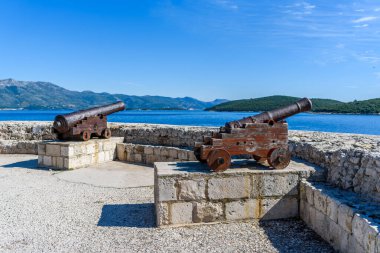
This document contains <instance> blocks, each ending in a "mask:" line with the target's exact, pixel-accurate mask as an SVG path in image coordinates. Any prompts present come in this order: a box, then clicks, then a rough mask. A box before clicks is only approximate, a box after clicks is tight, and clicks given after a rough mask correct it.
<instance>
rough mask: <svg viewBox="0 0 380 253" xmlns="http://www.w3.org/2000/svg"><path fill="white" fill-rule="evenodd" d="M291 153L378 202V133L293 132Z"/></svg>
mask: <svg viewBox="0 0 380 253" xmlns="http://www.w3.org/2000/svg"><path fill="white" fill-rule="evenodd" d="M289 146H290V149H291V151H292V155H293V156H295V157H299V158H301V159H304V160H306V161H309V162H311V163H314V164H317V165H319V166H321V167H324V168H326V169H327V181H328V182H329V183H330V184H332V185H334V186H337V187H339V188H342V189H345V190H352V191H354V192H356V193H359V194H362V195H364V196H365V197H367V198H371V199H373V200H375V201H377V202H379V201H380V136H370V135H358V134H337V133H323V132H304V131H292V132H291V134H290V139H289Z"/></svg>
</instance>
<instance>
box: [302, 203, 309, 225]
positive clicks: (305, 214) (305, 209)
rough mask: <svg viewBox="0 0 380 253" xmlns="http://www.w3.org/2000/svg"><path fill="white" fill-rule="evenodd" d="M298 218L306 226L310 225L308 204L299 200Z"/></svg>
mask: <svg viewBox="0 0 380 253" xmlns="http://www.w3.org/2000/svg"><path fill="white" fill-rule="evenodd" d="M300 218H301V219H302V220H303V221H304V222H305V223H306V224H307V225H309V224H310V204H309V203H307V202H306V201H304V200H302V199H301V200H300Z"/></svg>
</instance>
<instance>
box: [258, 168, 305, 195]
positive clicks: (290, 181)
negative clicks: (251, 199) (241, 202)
mask: <svg viewBox="0 0 380 253" xmlns="http://www.w3.org/2000/svg"><path fill="white" fill-rule="evenodd" d="M253 177H254V182H256V184H255V185H254V186H253V196H257V195H256V194H255V192H258V193H259V196H262V197H274V196H284V195H289V196H292V195H298V184H299V177H298V175H297V174H291V173H287V174H285V173H283V174H268V175H257V176H253Z"/></svg>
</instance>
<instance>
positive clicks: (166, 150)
mask: <svg viewBox="0 0 380 253" xmlns="http://www.w3.org/2000/svg"><path fill="white" fill-rule="evenodd" d="M116 150H117V158H118V160H120V161H126V162H131V163H144V164H148V165H153V163H155V162H180V161H196V158H195V156H194V152H193V151H192V150H187V149H180V148H176V147H167V146H152V145H141V144H133V143H120V144H117V148H116Z"/></svg>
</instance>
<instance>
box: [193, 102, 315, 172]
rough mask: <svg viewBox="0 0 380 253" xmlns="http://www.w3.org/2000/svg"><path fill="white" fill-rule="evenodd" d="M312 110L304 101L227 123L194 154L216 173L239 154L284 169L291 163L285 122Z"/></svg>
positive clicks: (204, 140) (202, 143) (195, 150)
mask: <svg viewBox="0 0 380 253" xmlns="http://www.w3.org/2000/svg"><path fill="white" fill-rule="evenodd" d="M311 107H312V104H311V101H310V100H309V99H307V98H303V99H301V100H299V101H297V102H295V103H294V104H291V105H289V106H285V107H282V108H279V109H276V110H273V111H269V112H264V113H261V114H258V115H256V116H252V117H248V118H244V119H241V120H237V121H231V122H227V123H226V125H225V126H224V127H221V128H220V130H219V132H214V133H212V135H211V136H204V137H203V142H197V143H195V147H194V154H195V156H196V158H197V159H198V161H200V162H202V163H207V165H208V166H209V167H210V169H211V170H213V171H215V172H220V171H224V170H226V169H227V168H229V167H230V165H231V157H232V156H236V155H251V156H252V157H253V158H254V159H255V160H256V161H257V162H260V163H262V162H265V161H268V164H269V165H270V166H271V167H272V168H274V169H284V168H286V167H287V166H288V165H289V163H290V152H289V150H288V124H287V123H286V122H285V121H284V119H285V118H287V117H289V116H291V115H294V114H296V113H299V112H303V111H309V110H311Z"/></svg>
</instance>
